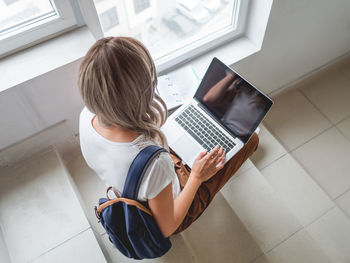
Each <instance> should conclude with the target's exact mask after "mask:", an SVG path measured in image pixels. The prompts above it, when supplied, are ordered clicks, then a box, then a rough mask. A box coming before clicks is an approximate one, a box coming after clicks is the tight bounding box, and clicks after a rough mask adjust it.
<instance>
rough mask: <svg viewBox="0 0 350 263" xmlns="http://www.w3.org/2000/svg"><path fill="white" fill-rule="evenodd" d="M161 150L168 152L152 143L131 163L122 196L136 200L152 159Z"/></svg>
mask: <svg viewBox="0 0 350 263" xmlns="http://www.w3.org/2000/svg"><path fill="white" fill-rule="evenodd" d="M161 152H166V150H165V149H164V148H162V147H159V146H156V145H150V146H147V147H146V148H144V149H143V150H141V151H140V152H139V154H138V155H137V156H136V158H135V159H134V161H133V162H132V163H131V165H130V168H129V171H128V175H127V177H126V180H125V184H124V189H123V193H122V197H124V198H129V199H133V200H136V198H137V193H138V191H139V188H140V184H141V182H142V178H143V176H144V174H145V172H146V170H147V168H148V167H149V165H150V164H151V162H152V160H153V159H154V158H155V157H156V156H157V155H158V154H159V153H161Z"/></svg>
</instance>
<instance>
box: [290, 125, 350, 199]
mask: <svg viewBox="0 0 350 263" xmlns="http://www.w3.org/2000/svg"><path fill="white" fill-rule="evenodd" d="M292 154H293V156H294V157H295V158H296V159H297V160H298V161H299V163H301V164H302V166H303V167H304V168H305V169H306V171H307V172H308V173H309V174H310V175H311V176H312V177H313V178H314V179H315V180H316V181H317V182H318V183H319V184H320V185H321V187H322V188H323V189H324V190H326V191H327V193H328V194H329V195H330V196H331V197H332V198H333V199H334V198H337V197H338V196H340V195H341V194H342V193H344V192H345V191H346V190H348V189H350V176H349V171H350V162H349V156H350V142H349V141H347V140H346V139H345V138H344V136H343V135H342V134H340V133H339V132H338V131H337V129H335V128H331V129H329V130H327V131H326V132H324V133H322V134H321V135H319V136H317V137H316V138H314V139H312V140H311V141H309V142H308V143H306V144H304V145H303V146H301V147H300V148H298V149H297V150H295V151H294V152H293V153H292Z"/></svg>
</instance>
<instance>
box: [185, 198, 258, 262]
mask: <svg viewBox="0 0 350 263" xmlns="http://www.w3.org/2000/svg"><path fill="white" fill-rule="evenodd" d="M183 236H184V239H185V240H186V242H187V243H188V244H189V246H190V247H191V248H192V250H193V251H194V253H195V255H196V256H197V258H198V260H199V262H201V263H205V262H208V263H209V262H235V263H248V262H251V261H252V260H254V259H255V258H257V257H258V256H259V255H261V254H262V252H261V250H260V249H259V247H258V245H257V243H256V241H255V240H254V239H253V238H252V236H251V235H250V234H249V233H248V232H247V230H246V228H245V227H244V225H243V224H242V222H241V221H240V220H239V218H238V217H237V215H236V214H235V213H234V212H233V211H232V208H231V207H230V205H229V204H228V203H227V202H226V200H225V199H224V198H223V196H222V195H221V194H220V193H219V194H217V195H216V196H215V198H214V200H213V201H212V203H211V204H210V205H209V207H208V208H207V210H206V211H205V212H204V213H203V214H202V215H201V216H200V218H199V219H198V220H197V221H196V222H194V223H193V224H192V225H191V226H190V227H189V228H188V229H186V230H185V231H184V232H183Z"/></svg>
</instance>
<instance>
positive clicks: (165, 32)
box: [94, 0, 237, 59]
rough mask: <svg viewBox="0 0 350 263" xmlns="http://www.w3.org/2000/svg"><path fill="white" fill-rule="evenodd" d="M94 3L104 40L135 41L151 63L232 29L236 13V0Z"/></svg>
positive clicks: (113, 0) (99, 0)
mask: <svg viewBox="0 0 350 263" xmlns="http://www.w3.org/2000/svg"><path fill="white" fill-rule="evenodd" d="M94 2H95V5H96V9H97V13H98V15H99V18H100V23H101V26H102V29H103V31H104V34H105V36H118V35H119V36H120V35H123V36H132V37H135V38H137V39H139V40H141V41H142V42H143V43H144V44H146V46H147V48H148V49H149V50H150V51H151V53H152V56H153V57H154V58H155V59H157V58H160V57H162V56H164V55H167V54H169V53H171V52H173V51H175V50H178V49H180V48H182V47H184V46H186V45H188V44H192V43H194V42H196V41H202V40H203V38H208V37H209V38H210V36H211V35H212V34H215V33H218V32H221V31H223V30H227V29H233V28H234V26H235V24H234V21H235V15H236V9H237V0H176V1H174V0H94ZM112 10H114V11H113V12H112ZM107 13H108V14H109V15H108V19H107V18H106V16H107V15H106V14H107ZM112 13H113V15H112ZM201 43H202V42H201Z"/></svg>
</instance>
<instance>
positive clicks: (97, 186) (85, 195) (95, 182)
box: [67, 155, 107, 234]
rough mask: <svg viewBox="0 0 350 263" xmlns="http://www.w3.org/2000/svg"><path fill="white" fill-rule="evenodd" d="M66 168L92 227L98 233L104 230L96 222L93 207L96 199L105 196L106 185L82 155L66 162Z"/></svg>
mask: <svg viewBox="0 0 350 263" xmlns="http://www.w3.org/2000/svg"><path fill="white" fill-rule="evenodd" d="M67 169H68V171H69V173H70V174H71V176H72V178H73V180H74V182H75V184H76V186H77V188H78V190H79V192H80V194H81V197H82V199H83V202H84V205H85V213H86V215H87V217H88V219H89V222H90V224H91V225H92V227H93V229H94V230H95V231H97V232H98V233H99V234H103V233H105V232H106V231H105V230H104V228H103V227H102V226H101V224H100V223H98V220H97V218H96V216H95V211H94V207H95V206H98V200H99V198H101V197H105V196H106V189H107V186H106V185H105V184H104V183H103V182H102V181H101V180H100V179H99V177H98V176H97V175H96V173H95V172H94V171H93V170H91V169H90V168H89V167H88V166H87V164H86V162H85V160H84V158H83V156H82V155H78V156H76V157H75V158H74V159H73V160H72V161H71V162H69V163H68V164H67Z"/></svg>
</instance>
